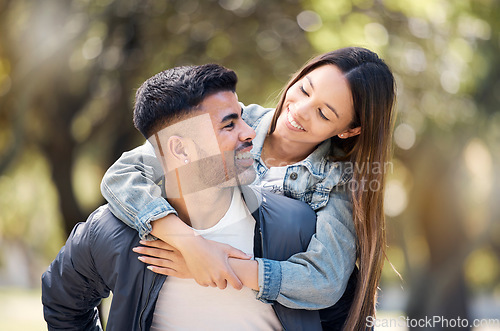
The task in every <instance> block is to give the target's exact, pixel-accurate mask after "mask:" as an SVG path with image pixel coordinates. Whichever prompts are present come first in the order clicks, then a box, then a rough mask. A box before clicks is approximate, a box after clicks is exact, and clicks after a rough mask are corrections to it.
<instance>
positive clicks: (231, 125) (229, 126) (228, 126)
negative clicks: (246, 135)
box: [224, 122, 234, 129]
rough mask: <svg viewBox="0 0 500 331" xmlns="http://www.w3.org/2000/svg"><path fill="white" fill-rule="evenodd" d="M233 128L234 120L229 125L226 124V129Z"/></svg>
mask: <svg viewBox="0 0 500 331" xmlns="http://www.w3.org/2000/svg"><path fill="white" fill-rule="evenodd" d="M232 128H234V123H233V122H231V123H229V124H228V125H226V126H224V129H232Z"/></svg>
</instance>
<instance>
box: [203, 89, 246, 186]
mask: <svg viewBox="0 0 500 331" xmlns="http://www.w3.org/2000/svg"><path fill="white" fill-rule="evenodd" d="M199 106H200V112H202V113H206V114H208V115H209V116H210V121H211V123H212V130H209V128H207V129H208V130H206V132H203V133H202V134H201V135H200V136H202V137H203V136H204V138H203V139H197V140H199V141H197V142H195V144H196V146H197V149H198V154H199V155H198V157H199V162H198V164H199V175H200V177H202V178H203V180H204V181H205V183H206V184H210V185H213V186H221V184H222V186H235V185H237V184H238V181H239V184H243V185H245V184H250V183H251V182H252V181H253V180H254V178H255V171H254V169H253V159H252V157H251V154H250V150H251V149H252V139H253V138H254V137H255V131H254V130H253V129H252V128H251V127H249V126H248V125H247V124H246V123H245V122H244V121H243V119H242V118H241V107H240V105H239V104H238V99H237V97H236V94H235V93H232V92H229V91H226V92H219V93H216V94H213V95H210V96H208V97H207V98H205V99H204V100H203V102H202V103H201V104H200V105H199ZM205 127H206V126H205ZM214 133H215V138H216V142H217V143H216V144H214V143H211V141H213V139H211V137H210V135H212V136H213V134H214ZM200 140H201V141H200ZM236 178H237V179H238V181H236Z"/></svg>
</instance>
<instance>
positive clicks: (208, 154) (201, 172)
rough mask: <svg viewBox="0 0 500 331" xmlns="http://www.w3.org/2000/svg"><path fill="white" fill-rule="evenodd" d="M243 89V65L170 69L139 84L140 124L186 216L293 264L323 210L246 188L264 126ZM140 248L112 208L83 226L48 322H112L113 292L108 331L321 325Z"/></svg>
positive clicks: (47, 277)
mask: <svg viewBox="0 0 500 331" xmlns="http://www.w3.org/2000/svg"><path fill="white" fill-rule="evenodd" d="M235 85H236V75H235V74H234V72H233V71H230V70H227V69H225V68H222V67H220V66H217V65H204V66H196V67H179V68H173V69H170V70H166V71H164V72H161V73H159V74H157V75H155V76H153V77H151V78H150V79H148V80H147V81H146V82H145V83H144V84H143V85H142V86H141V88H140V89H139V90H138V92H137V94H136V105H135V109H134V123H135V125H136V127H137V128H138V129H139V130H140V131H141V133H143V135H144V136H146V137H147V138H149V139H148V140H149V141H150V142H151V144H152V145H153V146H154V153H155V154H156V155H157V157H158V158H159V159H160V160H161V161H162V164H163V168H164V171H165V178H166V180H165V191H166V194H167V197H168V201H169V203H170V204H171V205H172V206H173V207H174V208H175V209H176V210H177V212H178V214H179V216H180V218H181V219H182V220H183V221H184V222H186V223H187V224H189V225H191V226H192V227H193V228H195V229H197V231H198V232H200V233H201V235H203V236H205V237H206V238H210V239H212V240H216V241H221V242H224V243H227V244H230V245H232V246H235V247H236V248H238V249H240V250H242V251H244V252H246V253H249V254H251V253H255V255H256V256H263V257H266V258H271V259H275V260H284V259H287V258H288V257H289V256H291V255H292V254H294V253H296V252H299V251H304V250H305V249H306V248H307V244H308V241H309V240H310V237H311V236H312V234H313V233H314V231H315V214H314V212H313V211H312V210H311V209H310V208H309V207H308V206H307V205H306V204H304V203H301V202H299V201H295V200H291V199H288V198H285V197H282V196H275V195H272V194H266V193H256V192H254V191H253V190H251V189H249V188H245V187H241V189H240V188H238V186H239V184H248V183H250V182H251V181H252V180H253V177H254V175H255V174H254V173H253V167H252V160H251V158H249V155H248V152H249V150H250V149H251V146H252V145H251V140H252V139H253V137H254V135H255V133H254V132H253V130H252V129H251V128H250V127H248V126H247V125H246V124H245V122H243V120H242V119H241V108H240V106H239V104H238V102H237V98H236V95H235V93H234V92H235ZM276 215H279V218H278V217H276ZM299 220H300V221H299ZM254 233H255V234H257V235H254ZM271 238H272V240H271ZM138 245H139V237H138V236H137V233H136V232H135V231H134V230H132V229H131V228H129V227H127V226H126V225H124V224H123V223H122V222H121V221H119V220H118V219H116V218H115V217H114V216H113V215H112V213H111V212H110V211H109V209H108V207H107V206H102V207H100V208H99V209H97V210H96V211H95V212H94V213H93V214H92V215H90V217H89V219H88V220H87V222H85V223H79V224H78V225H77V226H76V227H75V228H74V230H73V231H72V233H71V235H70V237H69V238H68V241H67V242H66V245H65V246H64V247H63V248H62V249H61V251H60V252H59V254H58V256H57V257H56V259H55V260H54V262H53V263H52V264H51V266H50V267H49V268H48V270H47V271H46V272H45V273H44V275H43V276H42V302H43V304H44V315H45V319H46V321H47V324H48V326H49V329H65V330H69V329H74V330H94V329H95V330H99V329H101V326H100V321H99V317H98V314H97V310H96V306H97V305H98V304H99V302H100V301H101V299H102V298H105V297H107V296H108V295H109V292H110V291H112V292H113V301H112V304H111V308H110V313H109V318H108V324H107V329H108V330H148V329H150V328H151V329H155V330H161V329H169V330H171V329H172V330H176V329H188V330H196V329H200V328H203V329H223V330H224V329H226V330H233V329H238V330H242V329H248V330H277V329H282V328H284V329H288V330H319V329H321V324H320V318H319V314H318V312H317V311H305V310H293V309H288V308H286V307H283V306H281V305H280V304H278V303H274V304H273V305H269V304H265V303H263V302H260V301H258V300H256V299H255V294H254V293H253V292H252V291H251V290H250V289H249V288H243V289H242V290H241V291H237V290H235V289H233V288H227V289H226V290H222V291H221V290H219V289H217V288H212V287H202V286H199V285H198V284H196V282H195V281H194V280H192V279H180V278H176V277H168V278H167V277H165V276H162V275H158V274H155V273H153V272H151V271H150V270H148V269H147V268H146V264H143V263H142V262H140V261H139V260H138V259H137V255H135V254H134V253H133V251H132V249H133V248H134V247H136V246H138ZM247 262H248V261H247ZM253 262H255V261H253ZM238 277H240V279H242V280H243V279H244V278H245V275H244V274H238ZM243 282H244V281H243ZM344 305H345V303H344Z"/></svg>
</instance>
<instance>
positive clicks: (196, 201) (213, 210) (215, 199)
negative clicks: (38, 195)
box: [167, 188, 233, 230]
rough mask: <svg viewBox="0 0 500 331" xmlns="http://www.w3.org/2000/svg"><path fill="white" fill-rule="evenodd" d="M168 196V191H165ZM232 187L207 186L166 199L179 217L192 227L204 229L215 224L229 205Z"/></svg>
mask: <svg viewBox="0 0 500 331" xmlns="http://www.w3.org/2000/svg"><path fill="white" fill-rule="evenodd" d="M167 196H168V191H167ZM232 197H233V188H222V189H221V188H208V189H205V190H202V191H198V192H193V193H189V194H185V195H183V196H182V197H180V198H175V199H170V198H167V201H168V202H169V203H170V204H171V205H172V207H174V209H175V210H176V211H177V214H178V215H179V218H180V219H181V220H182V221H184V223H186V224H188V225H190V226H191V227H193V228H194V229H199V230H204V229H208V228H211V227H212V226H214V225H215V224H217V223H218V222H219V221H220V220H221V218H222V217H224V215H225V214H226V212H227V210H228V209H229V206H230V205H231V201H232Z"/></svg>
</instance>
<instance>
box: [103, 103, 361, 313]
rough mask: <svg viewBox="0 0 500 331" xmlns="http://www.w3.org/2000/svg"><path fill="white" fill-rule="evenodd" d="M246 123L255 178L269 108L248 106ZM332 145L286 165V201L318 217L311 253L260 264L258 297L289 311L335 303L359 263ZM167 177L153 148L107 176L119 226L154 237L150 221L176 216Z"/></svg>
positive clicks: (342, 174)
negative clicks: (165, 187) (165, 192)
mask: <svg viewBox="0 0 500 331" xmlns="http://www.w3.org/2000/svg"><path fill="white" fill-rule="evenodd" d="M242 107H243V119H244V120H245V122H246V123H247V124H249V125H250V126H251V127H252V128H253V129H254V130H255V131H256V137H255V139H254V140H253V145H254V147H253V149H252V155H253V157H254V161H255V162H254V165H255V167H256V171H257V175H258V176H259V177H262V176H264V175H265V173H266V172H267V170H268V169H267V167H266V166H265V165H264V164H262V163H261V162H260V154H261V152H262V146H263V143H264V140H265V138H266V135H267V132H268V129H269V126H270V123H271V119H272V116H273V111H272V109H268V108H267V109H266V108H263V107H261V106H259V105H249V106H243V105H242ZM329 149H330V141H329V140H327V141H325V142H323V143H321V144H320V145H319V146H318V147H317V148H316V150H315V151H314V152H313V153H311V154H310V155H309V156H308V157H307V158H306V159H304V160H302V161H300V162H298V163H295V164H293V165H290V166H288V168H287V171H286V174H285V179H284V183H283V189H284V194H285V195H286V196H288V197H291V198H294V199H298V200H301V201H303V202H306V203H307V204H309V205H310V206H311V208H312V209H313V210H314V211H315V212H316V216H317V224H316V233H315V235H313V237H312V239H311V242H310V244H309V246H308V249H307V251H306V252H303V253H297V254H295V255H293V256H292V257H290V258H289V259H288V260H287V261H275V260H270V259H260V258H259V259H257V261H258V262H259V272H258V275H259V292H258V293H257V298H258V299H260V300H262V301H264V302H271V301H277V302H279V303H281V304H282V305H284V306H286V307H289V308H296V309H322V308H326V307H329V306H332V305H333V304H335V303H336V302H337V301H338V300H339V298H340V297H341V296H342V294H343V293H344V291H345V288H346V286H347V282H348V280H349V276H350V275H351V273H352V272H353V268H354V264H355V258H356V234H355V229H354V224H353V220H352V201H351V199H350V198H349V195H348V192H347V184H348V182H349V180H350V178H351V175H350V172H349V171H347V169H346V167H345V165H344V164H343V163H342V162H333V161H330V160H329V159H328V158H327V155H328V151H329ZM162 176H163V170H162V167H161V164H160V162H159V161H158V160H157V159H156V157H155V154H154V150H153V147H152V145H151V144H149V143H148V142H146V143H145V144H144V145H142V146H140V147H137V148H136V149H134V150H132V151H129V152H126V153H124V154H123V155H122V156H121V157H120V159H119V160H118V161H116V162H115V163H114V164H113V165H112V166H111V167H110V168H109V169H108V171H107V172H106V174H105V175H104V178H103V181H102V183H101V191H102V194H103V196H104V198H105V199H106V200H107V201H108V202H109V205H110V209H111V211H112V212H113V214H115V216H117V217H118V218H119V219H121V220H122V221H124V222H125V223H126V224H127V225H129V226H131V227H132V228H135V229H136V230H138V231H139V235H140V236H141V237H142V238H146V239H148V238H150V237H151V235H150V234H149V233H150V232H151V221H154V220H157V219H159V218H162V217H165V216H167V215H168V214H170V213H175V210H174V209H173V208H172V207H171V206H170V205H169V204H168V202H167V201H166V200H165V199H163V198H162V195H161V193H162V192H161V189H160V187H159V186H158V185H155V184H158V183H159V182H161V180H162Z"/></svg>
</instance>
